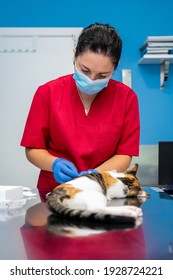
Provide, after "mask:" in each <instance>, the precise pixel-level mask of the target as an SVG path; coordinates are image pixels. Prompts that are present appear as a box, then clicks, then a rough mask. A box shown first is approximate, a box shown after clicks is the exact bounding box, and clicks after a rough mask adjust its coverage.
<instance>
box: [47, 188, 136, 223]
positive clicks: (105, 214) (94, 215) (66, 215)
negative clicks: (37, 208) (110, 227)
mask: <svg viewBox="0 0 173 280" xmlns="http://www.w3.org/2000/svg"><path fill="white" fill-rule="evenodd" d="M57 190H58V189H57ZM57 190H54V191H53V192H51V193H49V194H48V196H47V206H48V208H49V209H50V211H51V212H52V213H53V214H54V215H56V217H57V218H60V219H68V220H69V221H75V222H78V221H85V222H90V223H97V224H101V223H102V224H109V223H113V224H115V225H118V226H121V225H122V226H123V225H131V226H134V225H135V224H136V218H135V217H133V216H128V215H126V214H120V213H118V212H117V213H116V211H115V212H113V211H111V207H110V210H109V209H108V208H109V207H107V208H106V209H103V210H102V209H101V210H100V211H93V212H92V211H88V210H79V209H73V208H70V207H68V206H65V205H64V204H63V202H62V200H63V198H62V196H59V195H58V193H57ZM58 191H59V190H58ZM123 207H125V208H126V206H123ZM115 208H116V207H114V209H115Z"/></svg>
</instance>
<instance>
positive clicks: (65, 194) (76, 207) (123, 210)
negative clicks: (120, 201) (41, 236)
mask: <svg viewBox="0 0 173 280" xmlns="http://www.w3.org/2000/svg"><path fill="white" fill-rule="evenodd" d="M137 170H138V164H134V165H132V166H130V167H129V168H128V169H127V170H126V172H124V173H119V172H116V171H114V170H113V171H105V172H101V173H91V174H87V175H82V176H80V177H77V178H75V179H73V180H70V181H68V182H67V183H64V184H61V185H59V186H58V187H56V188H54V189H53V191H52V192H50V193H48V194H47V197H46V198H47V201H46V203H47V207H48V208H49V210H51V212H52V213H53V214H54V215H55V216H56V217H57V218H65V219H68V220H75V221H79V222H80V221H81V222H82V221H89V222H91V223H95V222H97V223H114V224H129V223H132V224H135V223H136V220H137V219H138V217H142V210H141V208H139V207H136V206H131V205H126V206H113V207H112V206H108V204H109V203H108V202H109V200H110V199H113V198H124V197H127V198H128V197H129V198H130V197H148V194H147V193H146V192H145V191H144V190H142V189H141V187H140V182H139V180H138V178H137V177H136V173H137Z"/></svg>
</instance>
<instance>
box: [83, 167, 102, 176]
mask: <svg viewBox="0 0 173 280" xmlns="http://www.w3.org/2000/svg"><path fill="white" fill-rule="evenodd" d="M91 173H98V171H97V170H95V169H88V170H86V171H81V172H79V175H80V176H82V175H87V174H91Z"/></svg>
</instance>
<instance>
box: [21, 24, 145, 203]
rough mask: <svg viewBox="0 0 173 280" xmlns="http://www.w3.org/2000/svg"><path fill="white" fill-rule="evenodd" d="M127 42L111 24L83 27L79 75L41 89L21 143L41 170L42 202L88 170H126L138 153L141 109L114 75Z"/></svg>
mask: <svg viewBox="0 0 173 280" xmlns="http://www.w3.org/2000/svg"><path fill="white" fill-rule="evenodd" d="M121 49H122V41H121V38H120V37H119V35H118V33H117V32H116V30H115V29H114V28H113V27H111V26H109V25H108V24H98V23H96V24H92V25H90V26H88V27H86V28H84V29H83V31H82V33H81V34H80V36H79V39H78V43H77V46H76V49H75V50H74V74H70V75H67V76H63V77H60V78H57V79H55V80H53V81H49V82H47V83H46V84H44V85H42V86H40V87H39V88H38V90H37V91H36V93H35V95H34V98H33V101H32V104H31V108H30V112H29V114H28V118H27V121H26V125H25V129H24V133H23V137H22V140H21V145H22V146H24V147H26V157H27V159H28V160H29V161H30V162H31V163H33V164H34V165H35V166H37V167H38V168H40V169H41V171H40V175H39V179H38V184H37V187H38V190H39V193H40V196H41V198H42V200H45V195H46V193H48V192H49V191H51V190H52V189H53V188H54V187H55V186H57V185H58V184H59V183H64V182H67V181H68V180H70V179H72V178H75V177H77V176H80V175H81V174H85V173H88V172H101V171H104V170H112V169H116V170H117V171H121V172H123V171H125V170H126V169H127V167H128V166H129V164H130V162H131V159H132V156H138V153H139V135H140V124H139V108H138V100H137V96H136V94H135V93H134V91H133V90H132V89H131V88H129V87H127V86H126V85H124V84H123V83H121V82H118V81H115V80H113V79H111V76H112V74H113V72H114V71H115V69H116V68H117V65H118V63H119V59H120V56H121Z"/></svg>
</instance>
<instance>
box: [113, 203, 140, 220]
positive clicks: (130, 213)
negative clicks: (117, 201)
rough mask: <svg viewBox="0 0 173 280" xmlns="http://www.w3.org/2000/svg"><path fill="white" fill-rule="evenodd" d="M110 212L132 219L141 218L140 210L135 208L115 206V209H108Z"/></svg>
mask: <svg viewBox="0 0 173 280" xmlns="http://www.w3.org/2000/svg"><path fill="white" fill-rule="evenodd" d="M110 208H111V212H112V213H114V214H117V215H120V216H127V217H133V218H135V219H136V218H138V217H142V215H143V214H142V209H141V208H139V207H137V206H131V205H127V206H117V207H110Z"/></svg>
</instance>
